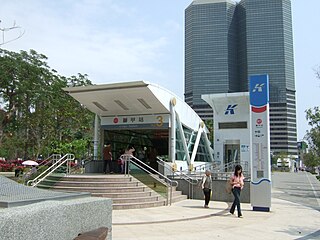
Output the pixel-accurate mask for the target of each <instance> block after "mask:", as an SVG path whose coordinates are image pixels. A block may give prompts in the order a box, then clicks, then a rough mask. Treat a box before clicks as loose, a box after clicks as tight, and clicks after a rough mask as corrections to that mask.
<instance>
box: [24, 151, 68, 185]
mask: <svg viewBox="0 0 320 240" xmlns="http://www.w3.org/2000/svg"><path fill="white" fill-rule="evenodd" d="M73 160H74V154H66V155H64V156H63V157H62V158H60V159H59V160H56V162H55V163H53V164H52V165H51V166H50V167H48V168H47V169H46V170H45V171H43V172H42V173H40V174H39V175H38V176H37V177H36V178H34V179H32V180H29V181H28V182H27V186H32V187H35V186H37V185H38V184H39V183H40V182H42V181H43V180H44V179H45V178H46V177H48V176H49V175H51V174H52V173H53V172H54V171H55V170H57V169H58V168H59V167H61V166H62V165H63V164H65V163H67V169H66V173H67V174H70V170H71V168H70V164H68V162H69V161H73Z"/></svg>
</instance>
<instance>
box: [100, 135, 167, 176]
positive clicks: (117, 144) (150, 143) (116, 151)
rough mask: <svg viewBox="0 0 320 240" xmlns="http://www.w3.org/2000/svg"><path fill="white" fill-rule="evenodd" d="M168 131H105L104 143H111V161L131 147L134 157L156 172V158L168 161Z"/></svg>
mask: <svg viewBox="0 0 320 240" xmlns="http://www.w3.org/2000/svg"><path fill="white" fill-rule="evenodd" d="M168 139H169V131H168V129H134V130H133V129H131V130H129V129H128V130H124V129H121V130H115V129H112V130H105V131H104V143H111V146H112V155H113V159H118V158H119V157H120V155H121V154H123V153H124V151H125V149H126V148H127V147H128V146H130V145H132V146H134V148H135V150H136V151H135V152H134V156H135V157H136V158H138V159H139V160H141V161H143V162H144V163H146V164H148V165H149V166H150V167H152V168H153V169H155V170H157V168H158V164H157V156H159V157H160V158H161V159H168V154H169V149H168V146H169V144H168Z"/></svg>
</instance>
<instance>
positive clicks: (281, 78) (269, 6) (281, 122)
mask: <svg viewBox="0 0 320 240" xmlns="http://www.w3.org/2000/svg"><path fill="white" fill-rule="evenodd" d="M185 18H186V19H185V24H186V25H185V28H186V30H185V101H186V102H187V103H188V104H189V105H190V106H191V107H192V108H193V109H194V110H195V111H196V112H197V113H198V114H199V115H200V117H202V118H203V119H209V118H212V110H211V108H210V107H208V105H206V104H205V103H204V101H202V100H201V95H202V94H214V93H228V92H245V91H248V86H249V82H248V80H249V76H250V75H255V74H268V75H269V80H270V135H271V137H270V143H271V150H272V151H273V153H274V154H277V153H289V154H294V155H295V154H297V148H296V142H297V140H296V138H297V137H296V135H297V134H296V101H295V80H294V58H293V37H292V18H291V2H290V0H242V1H240V2H239V3H235V2H231V1H229V0H211V1H210V0H208V1H199V0H195V1H193V2H192V4H191V5H190V6H189V7H188V8H187V9H186V11H185Z"/></svg>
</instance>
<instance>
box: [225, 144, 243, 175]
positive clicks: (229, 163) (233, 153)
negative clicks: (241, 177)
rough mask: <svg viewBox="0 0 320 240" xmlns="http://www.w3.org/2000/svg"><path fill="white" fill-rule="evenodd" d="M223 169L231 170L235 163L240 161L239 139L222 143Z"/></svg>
mask: <svg viewBox="0 0 320 240" xmlns="http://www.w3.org/2000/svg"><path fill="white" fill-rule="evenodd" d="M224 163H225V171H226V172H230V171H233V168H234V166H235V165H236V164H239V163H240V141H232V142H230V141H227V142H226V144H224Z"/></svg>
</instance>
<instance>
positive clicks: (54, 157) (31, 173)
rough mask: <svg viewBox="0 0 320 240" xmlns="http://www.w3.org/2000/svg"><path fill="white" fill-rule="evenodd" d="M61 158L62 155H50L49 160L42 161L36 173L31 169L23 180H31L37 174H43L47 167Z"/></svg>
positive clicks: (24, 175)
mask: <svg viewBox="0 0 320 240" xmlns="http://www.w3.org/2000/svg"><path fill="white" fill-rule="evenodd" d="M60 158H61V154H52V155H50V156H49V157H48V158H46V159H44V160H42V161H41V162H40V163H39V165H38V167H37V171H36V172H34V170H33V169H30V170H29V171H28V172H26V173H24V174H23V178H24V179H25V180H29V179H30V178H32V177H33V176H34V175H35V174H37V173H39V172H40V173H41V172H42V170H43V169H44V168H45V167H46V166H48V165H50V164H52V163H54V162H55V161H57V160H59V159H60Z"/></svg>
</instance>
